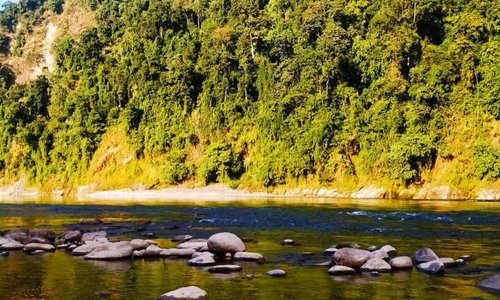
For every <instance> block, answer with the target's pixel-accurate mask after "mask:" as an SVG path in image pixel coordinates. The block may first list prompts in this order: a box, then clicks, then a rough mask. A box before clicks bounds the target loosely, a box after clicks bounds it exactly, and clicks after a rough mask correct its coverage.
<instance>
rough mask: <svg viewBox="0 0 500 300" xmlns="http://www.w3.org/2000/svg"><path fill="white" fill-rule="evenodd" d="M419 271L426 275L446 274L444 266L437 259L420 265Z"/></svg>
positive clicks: (418, 266)
mask: <svg viewBox="0 0 500 300" xmlns="http://www.w3.org/2000/svg"><path fill="white" fill-rule="evenodd" d="M417 269H419V270H420V271H423V272H425V273H430V274H439V273H443V272H444V264H443V263H442V262H441V261H440V260H439V259H436V260H433V261H429V262H424V263H421V264H418V265H417Z"/></svg>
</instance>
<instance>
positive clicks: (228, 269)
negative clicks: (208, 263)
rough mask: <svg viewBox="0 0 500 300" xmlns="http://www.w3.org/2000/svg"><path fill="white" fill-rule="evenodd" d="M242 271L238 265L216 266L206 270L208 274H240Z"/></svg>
mask: <svg viewBox="0 0 500 300" xmlns="http://www.w3.org/2000/svg"><path fill="white" fill-rule="evenodd" d="M242 269H243V268H242V267H241V266H239V265H218V266H213V267H210V268H209V269H208V272H210V273H224V274H229V273H234V272H240V271H241V270H242Z"/></svg>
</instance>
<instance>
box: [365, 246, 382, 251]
mask: <svg viewBox="0 0 500 300" xmlns="http://www.w3.org/2000/svg"><path fill="white" fill-rule="evenodd" d="M378 249H379V248H378V246H375V245H374V246H370V247H368V249H366V250H368V251H370V252H373V251H375V250H378Z"/></svg>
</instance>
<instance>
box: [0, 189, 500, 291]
mask: <svg viewBox="0 0 500 300" xmlns="http://www.w3.org/2000/svg"><path fill="white" fill-rule="evenodd" d="M134 203H137V202H127V201H120V202H117V201H113V202H111V203H110V201H93V202H92V203H88V202H78V201H75V200H71V199H69V200H66V199H64V200H59V201H56V202H54V201H53V200H49V199H41V200H23V201H22V203H20V201H19V199H16V200H9V199H7V200H1V201H0V231H3V230H8V229H11V228H14V227H24V228H28V229H34V228H48V229H51V230H54V231H56V232H62V231H64V230H66V229H74V228H80V229H83V230H86V231H91V230H106V231H107V232H108V235H109V236H111V237H112V238H114V239H130V238H136V237H139V238H140V237H142V236H144V235H148V234H154V237H153V239H156V241H157V242H158V244H159V245H160V246H162V247H165V248H166V247H172V246H174V245H175V244H174V243H172V242H171V241H170V238H172V237H173V236H176V235H180V234H190V235H193V236H195V237H200V238H208V237H209V236H210V235H211V234H213V233H216V232H220V231H231V232H234V233H235V234H237V235H239V236H240V237H243V238H244V240H245V241H247V242H246V246H247V251H252V252H259V253H261V254H263V255H264V256H265V258H266V263H265V264H263V265H258V264H254V263H243V264H242V266H243V272H242V273H239V274H235V275H214V274H210V273H208V272H207V271H206V270H203V269H200V268H194V267H189V266H187V264H186V260H181V259H178V260H171V259H166V260H161V259H157V260H154V259H151V260H143V259H139V260H134V261H132V260H130V261H121V262H95V261H85V260H83V259H82V258H81V257H73V256H71V255H70V254H68V253H66V252H64V251H59V250H58V251H56V252H54V253H47V254H42V255H34V256H30V255H26V254H24V253H22V252H12V253H11V255H10V256H8V257H0V299H102V298H103V297H106V298H107V299H156V298H157V297H158V296H159V295H161V294H163V293H166V292H168V291H170V290H173V289H176V288H179V287H182V286H187V285H197V286H199V287H201V288H203V289H204V290H206V291H207V292H208V294H209V298H210V299H211V300H214V299H434V300H436V299H496V298H495V297H497V296H495V295H493V294H490V293H487V292H485V291H482V290H481V289H479V288H477V287H476V284H477V282H478V281H480V280H481V279H483V278H485V277H487V276H489V275H492V274H495V273H499V272H500V202H465V201H455V202H454V201H392V200H331V199H330V200H321V199H273V200H250V199H249V200H240V201H231V202H227V201H225V202H214V201H210V202H200V201H192V202H170V203H164V202H151V201H147V202H143V203H141V205H137V204H134ZM111 204H113V205H111ZM82 218H102V219H103V220H104V221H105V223H103V224H99V225H85V226H83V225H79V222H80V220H81V219H82ZM144 219H149V220H151V221H152V223H151V224H149V225H143V224H142V223H143V222H141V220H144ZM283 239H294V240H295V241H296V242H297V244H299V245H297V246H283V245H281V241H282V240H283ZM342 241H355V242H357V243H358V244H360V245H361V246H362V247H364V248H365V247H368V246H370V245H379V246H382V245H385V244H391V245H393V246H394V247H396V248H397V250H398V254H400V255H410V256H411V255H412V254H413V253H414V252H415V251H416V250H417V249H418V248H420V247H424V246H425V247H430V248H432V249H434V251H435V252H436V253H437V254H438V255H439V256H441V257H453V258H457V257H459V256H461V255H465V254H470V255H473V256H474V257H475V260H474V261H473V262H470V263H469V264H467V265H466V266H463V267H458V268H453V269H451V268H450V269H447V270H446V274H445V275H444V276H429V275H427V274H423V273H420V272H418V271H416V270H413V271H405V272H393V273H387V274H382V275H381V276H378V277H374V276H371V275H367V274H358V275H354V276H347V277H334V276H330V275H328V273H327V270H328V269H327V268H324V267H315V266H313V265H314V264H315V263H319V262H323V261H326V260H329V257H327V256H323V255H322V251H323V250H324V249H326V248H328V247H329V246H331V245H333V244H335V243H337V242H342ZM303 252H312V253H313V254H314V255H312V256H309V255H303ZM275 268H281V269H284V270H286V271H287V273H288V276H287V277H285V278H273V277H269V276H267V275H266V274H265V273H266V272H267V271H268V270H271V269H275ZM246 274H253V275H254V278H253V279H248V278H246V277H245V276H244V275H246Z"/></svg>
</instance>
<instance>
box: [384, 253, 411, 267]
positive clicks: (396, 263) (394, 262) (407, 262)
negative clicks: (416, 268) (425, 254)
mask: <svg viewBox="0 0 500 300" xmlns="http://www.w3.org/2000/svg"><path fill="white" fill-rule="evenodd" d="M389 265H391V267H392V268H393V269H395V270H404V269H411V268H413V261H412V260H411V257H409V256H398V257H394V258H393V259H391V260H390V261H389Z"/></svg>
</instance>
